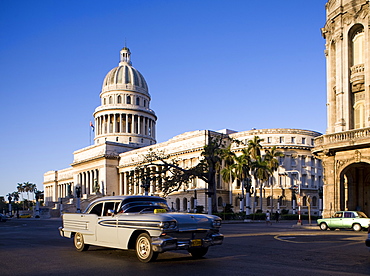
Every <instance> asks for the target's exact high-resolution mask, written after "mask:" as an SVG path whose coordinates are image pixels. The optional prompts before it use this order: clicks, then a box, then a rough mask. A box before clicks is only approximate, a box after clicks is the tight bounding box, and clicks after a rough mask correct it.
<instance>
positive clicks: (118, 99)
mask: <svg viewBox="0 0 370 276" xmlns="http://www.w3.org/2000/svg"><path fill="white" fill-rule="evenodd" d="M117 103H119V104H120V103H122V99H121V96H120V95H118V96H117Z"/></svg>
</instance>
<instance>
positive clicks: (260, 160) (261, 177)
mask: <svg viewBox="0 0 370 276" xmlns="http://www.w3.org/2000/svg"><path fill="white" fill-rule="evenodd" d="M252 170H253V176H254V178H255V179H256V181H257V184H258V183H259V187H260V209H261V210H262V187H263V183H265V182H266V181H268V180H269V178H270V175H271V174H272V171H271V169H270V167H269V166H268V162H267V160H266V159H265V157H264V156H256V159H255V160H254V161H253V162H252Z"/></svg>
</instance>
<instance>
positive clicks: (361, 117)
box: [353, 101, 365, 128]
mask: <svg viewBox="0 0 370 276" xmlns="http://www.w3.org/2000/svg"><path fill="white" fill-rule="evenodd" d="M364 105H365V101H358V102H356V103H355V104H354V106H353V110H354V114H353V115H354V121H355V128H363V127H365V107H364Z"/></svg>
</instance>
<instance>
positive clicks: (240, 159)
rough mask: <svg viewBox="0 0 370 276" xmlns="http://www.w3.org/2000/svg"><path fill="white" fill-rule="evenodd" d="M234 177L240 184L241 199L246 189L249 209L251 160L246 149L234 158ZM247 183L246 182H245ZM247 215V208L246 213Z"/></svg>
mask: <svg viewBox="0 0 370 276" xmlns="http://www.w3.org/2000/svg"><path fill="white" fill-rule="evenodd" d="M234 159H235V166H234V170H235V176H236V178H237V179H238V180H239V181H240V182H241V185H242V187H241V189H242V197H244V189H246V197H245V198H246V204H247V206H248V207H249V197H250V182H249V181H248V180H249V179H250V174H249V172H250V170H251V165H252V163H251V158H250V154H249V151H248V149H245V148H244V149H242V154H241V155H239V156H235V158H234ZM246 181H247V182H246ZM241 210H243V205H242V206H241ZM246 214H247V215H249V208H248V209H247V212H246Z"/></svg>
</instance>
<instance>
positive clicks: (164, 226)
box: [159, 221, 177, 229]
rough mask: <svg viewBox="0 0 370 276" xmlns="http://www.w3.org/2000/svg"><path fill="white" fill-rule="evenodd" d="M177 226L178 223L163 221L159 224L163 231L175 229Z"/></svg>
mask: <svg viewBox="0 0 370 276" xmlns="http://www.w3.org/2000/svg"><path fill="white" fill-rule="evenodd" d="M176 226H177V225H176V221H162V222H161V223H160V224H159V227H160V228H162V229H175V228H176Z"/></svg>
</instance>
